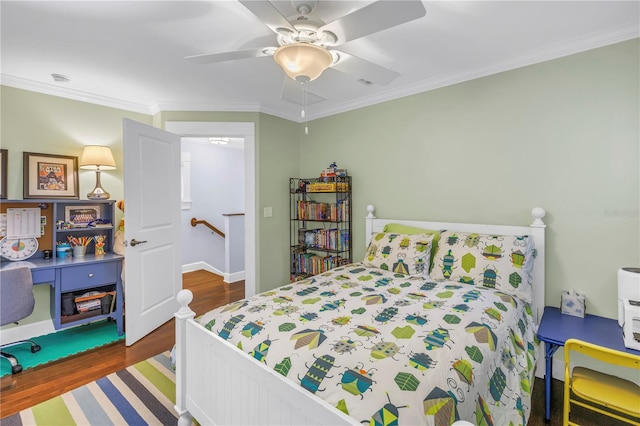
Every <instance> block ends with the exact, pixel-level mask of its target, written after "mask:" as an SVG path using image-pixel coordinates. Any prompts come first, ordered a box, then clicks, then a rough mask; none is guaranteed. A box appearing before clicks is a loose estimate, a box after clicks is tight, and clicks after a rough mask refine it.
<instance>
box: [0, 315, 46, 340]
mask: <svg viewBox="0 0 640 426" xmlns="http://www.w3.org/2000/svg"><path fill="white" fill-rule="evenodd" d="M54 331H56V330H55V328H54V327H53V321H52V320H43V321H39V322H34V323H31V324H25V325H18V326H15V327H11V328H6V329H3V330H0V342H2V343H10V342H17V341H18V340H27V339H32V338H34V337H38V336H42V335H44V334H49V333H53V332H54Z"/></svg>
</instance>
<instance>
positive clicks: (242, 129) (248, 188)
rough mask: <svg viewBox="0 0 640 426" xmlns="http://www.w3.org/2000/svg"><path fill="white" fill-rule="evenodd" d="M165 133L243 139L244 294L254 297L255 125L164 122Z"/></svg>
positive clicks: (255, 285)
mask: <svg viewBox="0 0 640 426" xmlns="http://www.w3.org/2000/svg"><path fill="white" fill-rule="evenodd" d="M164 128H165V130H167V131H169V132H171V133H175V134H177V135H179V136H181V137H209V136H212V135H224V136H228V137H240V138H244V180H245V190H244V209H245V212H244V213H245V215H244V227H245V245H244V261H245V263H244V265H245V266H244V270H245V277H244V283H245V284H244V293H245V297H251V296H253V295H255V294H256V289H257V288H258V285H259V283H258V279H259V278H258V276H257V273H256V265H257V261H258V258H257V257H258V253H257V249H256V248H257V247H258V238H257V229H256V224H257V221H256V168H257V165H256V142H255V123H253V122H217V121H167V122H165V124H164Z"/></svg>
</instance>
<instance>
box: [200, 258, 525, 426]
mask: <svg viewBox="0 0 640 426" xmlns="http://www.w3.org/2000/svg"><path fill="white" fill-rule="evenodd" d="M200 323H201V324H202V325H203V326H204V327H206V328H207V329H209V330H210V331H211V332H212V333H215V334H217V335H219V336H220V337H222V338H223V339H226V340H227V341H228V342H229V343H230V344H232V345H233V346H235V347H236V348H237V349H238V350H241V351H244V352H246V353H248V354H249V355H250V356H252V357H254V358H255V359H256V360H258V361H259V362H262V363H264V364H265V365H266V366H268V367H269V368H272V369H274V370H275V371H276V372H278V373H280V374H282V375H283V376H286V377H287V378H288V379H290V380H292V381H293V382H294V383H297V384H299V385H300V387H301V389H302V391H303V392H311V393H313V394H315V395H316V396H317V397H319V398H322V399H324V400H325V401H327V402H328V403H330V404H331V405H333V406H334V407H336V408H338V409H340V410H342V411H344V412H346V413H347V414H349V415H350V416H351V417H353V418H354V420H355V421H356V422H365V423H370V424H372V425H391V424H407V425H420V424H424V425H449V424H451V423H453V422H454V421H456V420H460V419H463V420H468V421H471V422H473V423H475V424H483V425H493V424H495V425H508V424H513V425H525V424H526V422H527V419H528V418H529V413H530V406H531V404H530V400H531V391H532V380H533V371H534V366H535V359H536V351H535V347H536V346H537V341H535V325H534V321H533V318H532V315H531V308H530V307H529V305H528V304H527V303H525V302H523V301H521V300H519V299H518V298H517V297H515V296H512V295H509V294H507V293H503V292H500V291H496V290H494V289H490V288H485V287H480V286H473V285H468V284H461V283H456V282H450V281H443V282H435V281H431V280H430V279H428V278H426V279H425V278H423V277H420V276H408V275H402V274H397V273H394V272H392V271H385V270H381V269H376V268H371V267H366V266H364V264H362V263H355V264H351V265H347V266H344V267H339V268H336V269H333V270H331V271H329V272H326V273H324V274H321V275H318V276H315V277H312V278H308V279H306V280H303V281H298V282H296V283H291V284H288V285H285V286H283V287H280V288H277V289H275V290H272V291H268V292H265V293H262V294H259V295H256V296H253V297H251V298H249V299H244V300H240V301H238V302H234V303H231V304H229V305H226V306H223V307H220V308H217V309H215V310H213V311H210V312H208V313H207V314H205V315H203V316H202V317H201V318H200Z"/></svg>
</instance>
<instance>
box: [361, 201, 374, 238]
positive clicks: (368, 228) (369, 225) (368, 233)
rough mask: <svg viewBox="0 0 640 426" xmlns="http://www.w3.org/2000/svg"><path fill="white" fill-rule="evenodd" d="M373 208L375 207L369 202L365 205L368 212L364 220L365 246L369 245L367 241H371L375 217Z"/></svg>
mask: <svg viewBox="0 0 640 426" xmlns="http://www.w3.org/2000/svg"><path fill="white" fill-rule="evenodd" d="M374 210H375V207H373V205H371V204H369V205H368V206H367V212H369V213H368V214H367V217H365V222H366V232H365V235H364V242H365V247H369V241H371V234H373V220H374V219H375V218H376V217H375V216H374V215H373V212H374Z"/></svg>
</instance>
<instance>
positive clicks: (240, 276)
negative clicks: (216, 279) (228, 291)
mask: <svg viewBox="0 0 640 426" xmlns="http://www.w3.org/2000/svg"><path fill="white" fill-rule="evenodd" d="M200 270H205V271H207V272H211V273H212V274H216V275H220V276H221V277H223V278H224V280H223V281H224V282H225V283H229V284H232V283H235V282H238V281H242V280H244V271H240V272H234V273H226V272H222V271H220V270H218V269H216V268H214V267H213V266H211V265H209V264H208V263H207V262H194V263H189V264H186V265H182V273H185V272H193V271H200Z"/></svg>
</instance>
